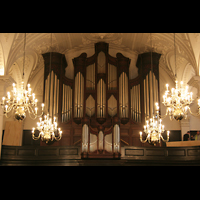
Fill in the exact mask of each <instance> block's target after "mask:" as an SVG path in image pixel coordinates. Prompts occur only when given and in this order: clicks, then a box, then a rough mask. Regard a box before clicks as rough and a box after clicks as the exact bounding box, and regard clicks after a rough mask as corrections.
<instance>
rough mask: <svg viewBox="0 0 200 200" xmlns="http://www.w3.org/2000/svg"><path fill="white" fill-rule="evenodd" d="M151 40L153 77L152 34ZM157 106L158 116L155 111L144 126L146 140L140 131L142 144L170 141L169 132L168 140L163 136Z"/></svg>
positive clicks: (163, 129)
mask: <svg viewBox="0 0 200 200" xmlns="http://www.w3.org/2000/svg"><path fill="white" fill-rule="evenodd" d="M150 39H151V72H152V73H151V74H152V76H153V62H152V51H153V47H152V37H151V33H150ZM152 80H153V79H152ZM153 92H154V91H153ZM155 105H156V109H155V111H156V114H155V116H154V111H153V117H152V118H150V119H149V120H146V124H145V125H144V133H146V135H147V137H146V139H145V140H143V139H142V132H141V131H140V141H141V142H142V143H145V142H147V141H148V142H149V143H152V144H154V146H155V145H156V144H157V143H160V141H161V139H162V140H163V141H164V142H168V141H169V131H167V140H165V139H164V138H163V136H162V133H164V131H165V126H164V125H162V119H161V118H160V116H159V107H158V103H156V104H155Z"/></svg>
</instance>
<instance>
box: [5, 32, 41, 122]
mask: <svg viewBox="0 0 200 200" xmlns="http://www.w3.org/2000/svg"><path fill="white" fill-rule="evenodd" d="M25 44H26V33H25V37H24V61H23V77H22V83H21V87H20V88H19V89H18V90H17V88H16V85H15V83H13V85H12V86H13V89H12V91H11V92H7V96H6V97H3V98H2V101H1V106H2V108H3V113H4V115H5V116H6V117H7V118H8V117H10V116H11V115H10V116H8V114H9V113H10V112H11V111H14V113H15V114H14V117H15V119H17V120H24V119H25V118H26V112H27V111H28V113H29V116H30V118H31V119H36V117H40V116H42V114H43V110H44V104H42V114H41V115H39V116H38V115H37V111H38V107H37V102H38V100H37V99H35V94H34V93H31V88H30V84H28V85H27V86H28V88H27V90H26V89H25V88H24V65H25Z"/></svg>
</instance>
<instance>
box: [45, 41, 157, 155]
mask: <svg viewBox="0 0 200 200" xmlns="http://www.w3.org/2000/svg"><path fill="white" fill-rule="evenodd" d="M49 55H50V53H46V54H43V57H44V61H45V75H44V102H45V105H46V107H47V106H48V105H50V112H51V115H52V116H57V117H58V123H59V126H60V127H61V128H62V130H63V138H62V139H61V140H60V141H59V142H57V144H58V145H81V146H82V158H119V157H120V147H121V145H136V146H138V145H139V146H140V145H141V144H140V143H139V142H138V141H139V134H138V132H139V131H138V130H142V127H143V124H144V122H145V119H147V118H149V117H151V116H152V115H153V114H154V113H155V110H154V105H155V102H159V70H158V65H159V58H160V56H161V55H160V54H157V53H154V52H153V53H152V56H153V73H152V72H151V54H150V53H143V54H140V55H138V60H137V63H136V67H137V68H138V76H137V77H136V78H134V79H131V80H130V79H129V65H130V62H131V60H130V59H129V58H127V57H125V56H123V55H122V54H121V53H117V54H116V57H113V56H111V55H110V54H109V44H108V43H105V42H99V43H96V44H95V53H94V54H93V55H92V56H90V57H87V54H86V53H82V54H81V55H80V56H78V57H76V58H74V59H73V65H74V79H73V80H72V79H68V78H67V77H65V68H66V67H67V62H66V59H65V56H64V55H62V54H59V53H56V52H53V53H52V71H51V73H49V71H48V70H49ZM49 81H51V84H49ZM49 85H50V86H49ZM49 96H50V98H48V97H49ZM52 145H53V144H52ZM142 145H147V144H142Z"/></svg>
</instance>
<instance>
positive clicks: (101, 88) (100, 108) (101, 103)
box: [97, 79, 106, 118]
mask: <svg viewBox="0 0 200 200" xmlns="http://www.w3.org/2000/svg"><path fill="white" fill-rule="evenodd" d="M105 103H106V85H105V83H104V81H103V79H100V80H99V82H98V85H97V117H100V118H102V117H105Z"/></svg>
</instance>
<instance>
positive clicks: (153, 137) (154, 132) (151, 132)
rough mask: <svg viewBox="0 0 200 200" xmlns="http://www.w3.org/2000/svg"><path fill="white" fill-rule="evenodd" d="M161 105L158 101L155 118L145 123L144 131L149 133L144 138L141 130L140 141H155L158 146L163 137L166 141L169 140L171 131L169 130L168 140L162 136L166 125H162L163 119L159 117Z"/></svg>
mask: <svg viewBox="0 0 200 200" xmlns="http://www.w3.org/2000/svg"><path fill="white" fill-rule="evenodd" d="M158 113H159V107H158V103H156V116H155V117H154V116H153V118H150V120H147V121H146V124H145V125H144V133H146V134H147V137H146V140H142V132H140V141H141V142H142V143H145V142H147V140H148V142H149V143H153V144H154V146H156V143H160V141H161V139H162V140H163V141H164V142H168V141H169V133H170V131H167V140H165V139H164V138H163V136H162V133H164V131H165V126H164V125H162V119H160V118H159V114H158Z"/></svg>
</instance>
